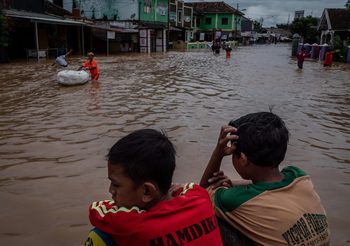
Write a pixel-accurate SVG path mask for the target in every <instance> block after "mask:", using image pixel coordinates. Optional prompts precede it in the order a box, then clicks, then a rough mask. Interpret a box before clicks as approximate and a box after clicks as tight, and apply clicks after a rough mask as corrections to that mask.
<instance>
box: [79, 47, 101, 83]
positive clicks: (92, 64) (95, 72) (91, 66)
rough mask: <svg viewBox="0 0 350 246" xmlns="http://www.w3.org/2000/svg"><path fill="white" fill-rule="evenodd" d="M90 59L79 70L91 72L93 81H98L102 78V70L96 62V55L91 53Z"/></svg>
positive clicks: (89, 54)
mask: <svg viewBox="0 0 350 246" xmlns="http://www.w3.org/2000/svg"><path fill="white" fill-rule="evenodd" d="M87 55H88V59H87V60H86V61H85V62H84V63H83V65H82V66H81V67H80V68H79V69H78V70H81V69H84V70H90V74H91V79H92V80H98V77H99V76H100V70H99V69H98V65H97V62H96V61H95V60H94V53H92V52H89V53H88V54H87Z"/></svg>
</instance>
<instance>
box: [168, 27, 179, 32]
mask: <svg viewBox="0 0 350 246" xmlns="http://www.w3.org/2000/svg"><path fill="white" fill-rule="evenodd" d="M170 31H176V32H182V29H180V28H177V27H173V26H170Z"/></svg>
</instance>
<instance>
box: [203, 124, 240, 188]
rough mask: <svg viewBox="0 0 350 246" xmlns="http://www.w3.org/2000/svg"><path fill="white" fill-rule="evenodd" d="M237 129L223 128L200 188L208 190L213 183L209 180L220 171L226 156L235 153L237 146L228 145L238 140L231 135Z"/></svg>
mask: <svg viewBox="0 0 350 246" xmlns="http://www.w3.org/2000/svg"><path fill="white" fill-rule="evenodd" d="M236 131H237V129H236V128H234V127H232V126H223V127H221V131H220V135H219V139H218V143H217V145H216V147H215V149H214V151H213V153H212V155H211V157H210V160H209V162H208V165H207V167H206V169H205V171H204V173H203V176H202V178H201V181H200V186H202V187H204V188H207V187H208V186H209V185H210V184H211V183H209V181H208V179H210V178H211V177H213V174H214V173H215V172H218V171H219V170H220V166H221V161H222V158H224V156H226V155H231V154H233V152H234V151H235V145H234V144H231V145H228V143H229V141H231V140H237V139H238V136H236V135H231V134H229V133H235V132H236Z"/></svg>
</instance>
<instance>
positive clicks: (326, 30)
mask: <svg viewBox="0 0 350 246" xmlns="http://www.w3.org/2000/svg"><path fill="white" fill-rule="evenodd" d="M317 30H318V31H319V32H321V37H320V44H332V43H333V41H334V38H335V36H336V35H338V36H339V37H340V39H341V40H347V39H349V38H350V9H345V8H338V9H324V11H323V13H322V16H321V19H320V23H319V25H318V27H317Z"/></svg>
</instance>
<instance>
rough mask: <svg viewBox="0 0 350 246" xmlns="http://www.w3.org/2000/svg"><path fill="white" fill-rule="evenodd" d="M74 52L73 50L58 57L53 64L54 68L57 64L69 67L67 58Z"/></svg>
mask: <svg viewBox="0 0 350 246" xmlns="http://www.w3.org/2000/svg"><path fill="white" fill-rule="evenodd" d="M72 51H73V50H69V51H68V52H67V53H66V54H64V55H61V56H57V57H56V60H55V62H54V63H53V64H52V66H53V65H55V64H58V65H60V66H61V67H68V63H67V61H66V57H67V56H68V55H69V54H70V53H72Z"/></svg>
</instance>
